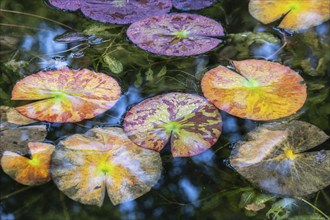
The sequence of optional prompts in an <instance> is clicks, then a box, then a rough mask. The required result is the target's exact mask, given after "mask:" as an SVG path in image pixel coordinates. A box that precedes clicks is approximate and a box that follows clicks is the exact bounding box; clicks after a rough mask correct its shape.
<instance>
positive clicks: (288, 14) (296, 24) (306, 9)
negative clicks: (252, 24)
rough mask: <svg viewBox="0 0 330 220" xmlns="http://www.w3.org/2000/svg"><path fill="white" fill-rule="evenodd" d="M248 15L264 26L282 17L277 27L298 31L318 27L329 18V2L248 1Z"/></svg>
mask: <svg viewBox="0 0 330 220" xmlns="http://www.w3.org/2000/svg"><path fill="white" fill-rule="evenodd" d="M249 11H250V14H251V15H252V16H253V17H254V18H255V19H257V20H259V21H261V22H262V23H264V24H268V23H271V22H273V21H276V20H278V19H280V18H282V17H284V18H283V20H282V21H281V23H280V25H279V27H280V28H284V29H288V30H291V31H298V30H304V29H307V28H310V27H312V26H316V25H319V24H321V23H323V22H325V21H327V20H329V18H330V1H329V0H319V1H315V0H303V1H302V0H267V1H265V0H250V3H249Z"/></svg>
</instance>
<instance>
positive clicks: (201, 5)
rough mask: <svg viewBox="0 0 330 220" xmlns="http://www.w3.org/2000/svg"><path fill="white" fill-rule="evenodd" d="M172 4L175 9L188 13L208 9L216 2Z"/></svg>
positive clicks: (186, 0)
mask: <svg viewBox="0 0 330 220" xmlns="http://www.w3.org/2000/svg"><path fill="white" fill-rule="evenodd" d="M172 2H173V6H174V7H175V8H177V9H180V10H184V11H189V10H199V9H203V8H206V7H209V6H211V5H212V4H213V3H214V2H216V0H173V1H172Z"/></svg>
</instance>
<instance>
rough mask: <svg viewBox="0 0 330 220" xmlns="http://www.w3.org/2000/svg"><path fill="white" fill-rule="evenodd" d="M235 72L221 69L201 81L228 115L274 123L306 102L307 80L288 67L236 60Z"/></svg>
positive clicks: (210, 98) (211, 96) (206, 93)
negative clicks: (305, 81)
mask: <svg viewBox="0 0 330 220" xmlns="http://www.w3.org/2000/svg"><path fill="white" fill-rule="evenodd" d="M233 65H234V68H235V69H236V72H235V70H232V69H229V68H226V67H224V66H218V67H216V68H214V69H212V70H210V71H208V72H207V73H206V74H205V75H204V77H203V79H202V90H203V94H204V96H205V97H206V98H207V99H208V100H209V101H210V102H212V103H213V104H214V105H215V106H217V107H218V108H219V109H221V110H223V111H226V112H228V113H229V114H232V115H235V116H238V117H241V118H248V119H253V120H274V119H279V118H283V117H286V116H289V115H292V114H294V113H296V112H297V111H298V110H299V109H300V108H301V107H302V106H303V104H304V103H305V101H306V97H307V93H306V86H305V83H304V79H303V78H302V77H301V76H300V75H299V74H298V73H297V72H295V71H293V70H292V69H290V68H289V67H286V66H283V65H281V64H279V63H274V62H269V61H264V60H253V59H252V60H243V61H233Z"/></svg>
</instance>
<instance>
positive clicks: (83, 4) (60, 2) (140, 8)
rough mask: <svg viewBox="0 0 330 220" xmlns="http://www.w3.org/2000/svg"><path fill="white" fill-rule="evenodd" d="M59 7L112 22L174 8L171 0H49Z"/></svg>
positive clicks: (123, 22)
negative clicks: (79, 11)
mask: <svg viewBox="0 0 330 220" xmlns="http://www.w3.org/2000/svg"><path fill="white" fill-rule="evenodd" d="M48 1H49V3H50V4H51V5H53V6H55V7H57V8H60V9H65V10H73V11H75V10H78V9H80V10H81V12H82V13H83V14H84V15H85V16H86V17H89V18H91V19H93V20H96V21H101V22H105V23H112V24H130V23H133V22H135V21H138V20H141V19H144V18H147V17H150V16H154V15H160V14H166V13H167V12H169V11H170V10H171V8H172V1H171V0H143V1H141V0H109V1H105V0H74V1H68V0H48Z"/></svg>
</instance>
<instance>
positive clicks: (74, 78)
mask: <svg viewBox="0 0 330 220" xmlns="http://www.w3.org/2000/svg"><path fill="white" fill-rule="evenodd" d="M120 90H121V89H120V86H119V85H118V83H117V81H116V80H114V79H113V78H112V77H110V76H107V75H105V74H103V73H95V72H93V71H90V70H87V69H82V70H71V69H66V68H65V69H61V70H53V71H47V72H38V73H36V74H33V75H30V76H27V77H25V78H24V79H22V80H21V81H18V82H17V83H16V84H15V86H14V88H13V91H12V100H34V101H35V102H33V103H30V104H27V105H23V106H20V107H17V108H16V110H17V111H19V112H20V113H21V114H23V115H25V116H26V117H29V118H33V119H37V120H40V121H49V122H78V121H82V120H84V119H90V118H93V117H95V116H96V115H99V114H102V113H103V112H105V111H107V110H108V109H109V108H111V107H112V106H113V105H114V104H115V103H116V102H117V100H118V99H119V96H120Z"/></svg>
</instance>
